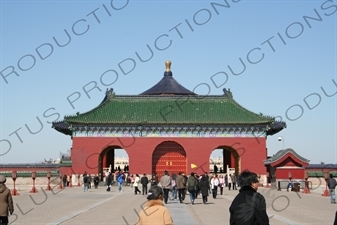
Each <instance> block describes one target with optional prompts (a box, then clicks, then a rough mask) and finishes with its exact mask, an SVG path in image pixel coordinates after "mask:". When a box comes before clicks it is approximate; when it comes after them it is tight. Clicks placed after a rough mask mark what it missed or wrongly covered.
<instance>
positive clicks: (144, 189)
mask: <svg viewBox="0 0 337 225" xmlns="http://www.w3.org/2000/svg"><path fill="white" fill-rule="evenodd" d="M140 183H141V184H142V193H143V195H144V194H146V195H147V184H148V183H149V178H147V176H146V174H145V173H144V174H143V177H142V178H140Z"/></svg>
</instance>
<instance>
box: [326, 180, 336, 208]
mask: <svg viewBox="0 0 337 225" xmlns="http://www.w3.org/2000/svg"><path fill="white" fill-rule="evenodd" d="M329 176H330V177H329V180H328V187H329V192H330V202H331V203H332V204H336V194H335V188H336V185H337V183H336V180H335V179H334V178H333V175H332V174H330V175H329Z"/></svg>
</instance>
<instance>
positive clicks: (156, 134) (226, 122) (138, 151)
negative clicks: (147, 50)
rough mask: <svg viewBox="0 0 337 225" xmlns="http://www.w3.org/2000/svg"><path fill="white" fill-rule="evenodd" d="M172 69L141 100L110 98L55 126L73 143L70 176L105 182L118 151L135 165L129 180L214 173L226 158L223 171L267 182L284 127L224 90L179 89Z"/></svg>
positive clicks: (109, 93) (137, 97)
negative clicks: (215, 162) (214, 160)
mask: <svg viewBox="0 0 337 225" xmlns="http://www.w3.org/2000/svg"><path fill="white" fill-rule="evenodd" d="M170 67H171V62H169V61H167V62H166V71H165V72H164V77H163V78H162V79H161V80H160V81H159V82H158V83H157V84H156V85H154V86H153V87H152V88H150V89H148V90H147V91H145V92H143V93H141V94H139V95H116V94H115V93H114V92H113V89H110V90H107V92H106V95H105V98H104V99H103V101H102V102H101V103H100V104H99V105H98V106H97V107H96V108H94V109H92V110H90V111H88V112H86V113H77V115H74V116H66V117H64V120H63V121H58V122H54V123H53V128H54V129H56V130H57V131H59V132H61V133H63V134H66V135H69V136H70V137H71V138H72V150H71V162H70V164H69V167H64V168H61V170H63V171H64V172H66V173H72V174H74V173H76V174H78V173H83V172H84V171H87V172H88V173H91V174H96V173H99V174H101V175H102V174H103V168H105V167H109V165H112V168H114V154H115V153H114V152H115V149H124V150H125V151H126V152H127V154H128V157H129V167H130V168H129V169H130V170H129V171H130V173H132V174H134V173H139V174H143V173H146V174H154V173H157V174H162V173H163V172H164V170H168V171H169V172H170V173H178V172H179V171H183V172H185V173H191V172H192V171H195V172H197V173H204V172H209V158H210V155H211V153H212V151H214V150H215V149H222V150H223V160H224V167H225V168H227V166H228V167H230V168H235V172H236V173H239V172H240V171H241V170H243V169H249V170H251V171H254V172H256V173H258V174H261V175H262V176H263V175H266V167H265V166H264V164H263V161H264V160H265V159H266V158H267V150H266V149H267V148H266V139H267V136H268V135H273V134H275V133H278V132H279V131H281V130H282V129H284V128H285V127H286V124H285V123H284V122H282V121H275V118H273V117H269V116H264V115H261V114H256V113H253V112H251V111H249V110H247V109H245V108H244V107H242V106H241V105H240V104H238V103H237V102H236V101H235V100H234V98H233V94H232V92H231V91H230V90H229V89H228V90H227V89H223V91H224V94H223V95H208V96H200V95H197V94H195V93H193V92H192V91H189V90H188V89H186V88H185V87H183V86H182V85H180V84H179V83H178V82H177V81H176V80H175V79H174V78H173V76H172V72H171V68H170Z"/></svg>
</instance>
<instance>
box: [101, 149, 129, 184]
mask: <svg viewBox="0 0 337 225" xmlns="http://www.w3.org/2000/svg"><path fill="white" fill-rule="evenodd" d="M116 149H123V148H121V147H120V146H109V147H107V148H105V149H104V150H103V151H102V152H101V153H100V154H99V157H98V174H99V175H100V179H101V181H102V180H103V177H104V173H105V171H104V170H105V169H107V168H110V167H111V172H112V173H113V172H114V169H115V150H116Z"/></svg>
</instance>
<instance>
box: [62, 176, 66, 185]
mask: <svg viewBox="0 0 337 225" xmlns="http://www.w3.org/2000/svg"><path fill="white" fill-rule="evenodd" d="M62 183H63V188H66V187H67V174H63V177H62Z"/></svg>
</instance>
